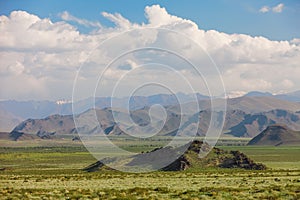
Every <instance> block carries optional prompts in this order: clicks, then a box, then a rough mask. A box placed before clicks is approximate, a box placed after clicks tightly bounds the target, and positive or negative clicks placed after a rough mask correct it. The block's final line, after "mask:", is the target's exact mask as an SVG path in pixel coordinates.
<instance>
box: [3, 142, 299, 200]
mask: <svg viewBox="0 0 300 200" xmlns="http://www.w3.org/2000/svg"><path fill="white" fill-rule="evenodd" d="M0 144H1V145H0V199H21V198H24V199H300V146H294V147H292V146H290V147H258V146H251V147H250V146H249V147H248V146H223V147H220V148H224V149H229V150H231V149H232V150H237V149H238V150H240V151H242V152H244V153H245V154H247V155H248V156H250V157H251V158H252V159H254V160H255V161H258V162H262V163H264V164H266V165H267V166H268V167H269V169H268V170H265V171H247V170H238V169H206V170H205V169H203V170H197V171H191V170H187V171H184V172H152V173H142V174H134V173H123V172H116V171H106V172H103V171H102V172H100V171H98V172H94V173H87V172H83V171H82V170H80V169H82V168H84V167H86V166H87V165H89V164H91V163H93V162H95V158H93V157H92V156H91V155H90V154H89V152H87V151H86V150H85V148H84V147H83V146H81V145H80V144H76V145H69V146H68V145H65V144H64V145H62V144H60V145H56V146H48V147H45V146H44V147H40V146H39V145H29V146H27V147H21V146H22V145H16V146H14V147H9V146H7V145H4V144H3V143H1V142H0ZM142 145H144V149H146V150H147V148H148V146H145V144H144V143H142ZM157 145H158V144H157ZM128 148H132V149H135V150H136V151H139V150H140V149H143V146H131V147H129V146H128Z"/></svg>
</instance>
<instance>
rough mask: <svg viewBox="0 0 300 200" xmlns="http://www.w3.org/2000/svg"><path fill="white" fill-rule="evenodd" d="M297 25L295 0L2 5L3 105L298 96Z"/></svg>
mask: <svg viewBox="0 0 300 200" xmlns="http://www.w3.org/2000/svg"><path fill="white" fill-rule="evenodd" d="M299 19H300V1H298V0H286V1H274V0H273V1H268V0H264V1H259V0H244V1H238V0H219V1H216V0H213V1H212V0H204V1H198V0H187V1H179V0H172V1H140V0H130V1H128V0H124V1H104V0H102V1H88V2H87V1H74V0H72V1H71V0H66V1H58V0H52V1H50V0H45V1H37V0H28V1H16V0H11V1H3V0H0V33H1V37H0V99H17V100H29V99H34V100H42V99H48V100H58V99H68V100H70V99H71V98H72V96H74V93H75V96H76V98H78V99H82V98H87V97H90V96H92V95H95V94H96V95H98V96H112V95H116V96H128V95H131V94H133V93H136V92H140V93H141V94H150V93H156V92H165V91H172V92H186V93H188V92H193V91H196V92H201V93H205V94H207V93H212V94H223V93H224V92H226V93H228V94H231V95H242V94H244V93H246V92H249V91H253V90H259V91H268V92H272V93H284V92H291V91H296V90H299V88H300V81H299V80H298V77H299V75H300V66H299V65H300V64H299V63H300V20H299ZM154 28H155V29H158V30H156V31H154V30H153V29H154ZM166 29H167V30H169V31H168V32H166V31H165V30H166ZM175 32H176V33H175ZM183 35H184V36H185V37H183ZM148 47H155V48H161V49H165V50H166V51H164V52H161V51H158V50H157V49H156V50H152V51H156V53H153V52H152V51H150V50H145V48H148ZM137 48H144V50H140V51H138V52H129V53H128V51H130V50H134V49H137ZM125 52H127V54H126V55H124V56H122V57H118V56H120V55H123V54H124V53H125ZM172 52H173V53H172ZM174 52H175V53H176V55H177V57H176V56H175V57H174V55H175V54H174ZM116 58H118V59H117V60H116V62H113V63H112V65H110V66H109V67H108V68H107V65H108V64H109V63H111V62H112V61H115V59H116ZM186 60H188V61H192V63H193V64H195V66H196V68H197V70H198V71H200V72H201V75H199V74H198V75H197V72H195V69H194V68H193V66H191V65H189V64H188V62H185V61H186ZM209 60H213V61H212V62H209ZM154 62H155V63H154ZM197 70H196V71H197ZM203 76H204V77H203ZM99 77H100V78H99ZM162 80H163V81H162ZM74 81H76V82H74ZM183 82H184V83H186V84H183ZM145 83H148V86H147V87H146V86H145ZM151 84H152V86H151V87H150V86H149V85H151ZM155 84H156V86H157V87H160V89H156V88H155ZM191 88H192V89H191Z"/></svg>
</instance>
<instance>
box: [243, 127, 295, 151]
mask: <svg viewBox="0 0 300 200" xmlns="http://www.w3.org/2000/svg"><path fill="white" fill-rule="evenodd" d="M299 144H300V131H294V130H292V129H290V128H288V127H287V126H285V125H279V124H274V125H271V126H268V127H267V128H266V129H265V130H264V131H262V132H261V133H260V134H258V135H257V136H256V137H254V138H253V139H252V140H250V141H249V143H248V145H274V146H279V145H299Z"/></svg>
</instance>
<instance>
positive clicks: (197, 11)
mask: <svg viewBox="0 0 300 200" xmlns="http://www.w3.org/2000/svg"><path fill="white" fill-rule="evenodd" d="M279 3H284V8H283V10H282V12H280V13H275V12H272V11H269V12H267V13H261V12H259V10H260V8H262V7H263V6H267V7H269V8H271V9H272V7H274V6H276V5H278V4H279ZM153 4H159V5H161V6H162V7H165V8H166V9H167V10H168V12H169V13H170V14H174V15H176V16H179V17H182V18H184V19H190V20H192V21H194V22H195V23H197V24H198V25H199V27H200V28H201V29H204V30H211V29H213V30H217V31H221V32H225V33H243V34H248V35H252V36H264V37H267V38H269V39H271V40H291V39H293V38H299V37H300V1H298V0H286V1H284V2H281V1H276V0H275V1H274V0H264V1H261V0H255V1H254V0H243V1H240V0H203V1H202V0H201V1H199V0H186V1H182V0H172V1H153V0H149V1H141V0H124V1H116V0H109V1H108V0H91V1H74V0H64V1H61V0H51V1H50V0H43V1H40V0H28V1H18V0H10V1H4V0H1V1H0V14H1V15H3V14H4V15H9V13H10V12H11V11H13V10H24V11H27V12H29V13H32V14H35V15H37V16H39V17H41V18H50V19H51V20H52V21H54V22H55V21H59V20H60V18H59V17H58V14H59V13H61V12H63V11H68V12H69V13H70V14H72V15H73V16H76V17H78V18H83V19H87V20H91V21H99V22H100V23H101V24H103V25H104V26H113V24H112V23H111V22H110V21H109V20H107V19H106V18H104V17H103V16H102V15H101V14H100V13H101V12H103V11H105V12H108V13H120V14H121V15H122V16H124V17H125V18H127V19H129V20H130V21H131V22H136V23H141V22H145V21H146V18H145V16H144V8H145V6H147V5H153ZM78 29H79V30H80V31H81V32H88V31H90V30H89V29H86V28H84V27H81V26H78Z"/></svg>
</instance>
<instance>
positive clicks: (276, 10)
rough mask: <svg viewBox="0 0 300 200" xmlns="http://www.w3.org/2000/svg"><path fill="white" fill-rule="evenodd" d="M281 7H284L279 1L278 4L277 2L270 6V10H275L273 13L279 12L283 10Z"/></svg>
mask: <svg viewBox="0 0 300 200" xmlns="http://www.w3.org/2000/svg"><path fill="white" fill-rule="evenodd" d="M283 8H284V4H283V3H280V4H278V5H277V6H274V7H273V8H272V11H273V12H275V13H281V12H282V10H283Z"/></svg>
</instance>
